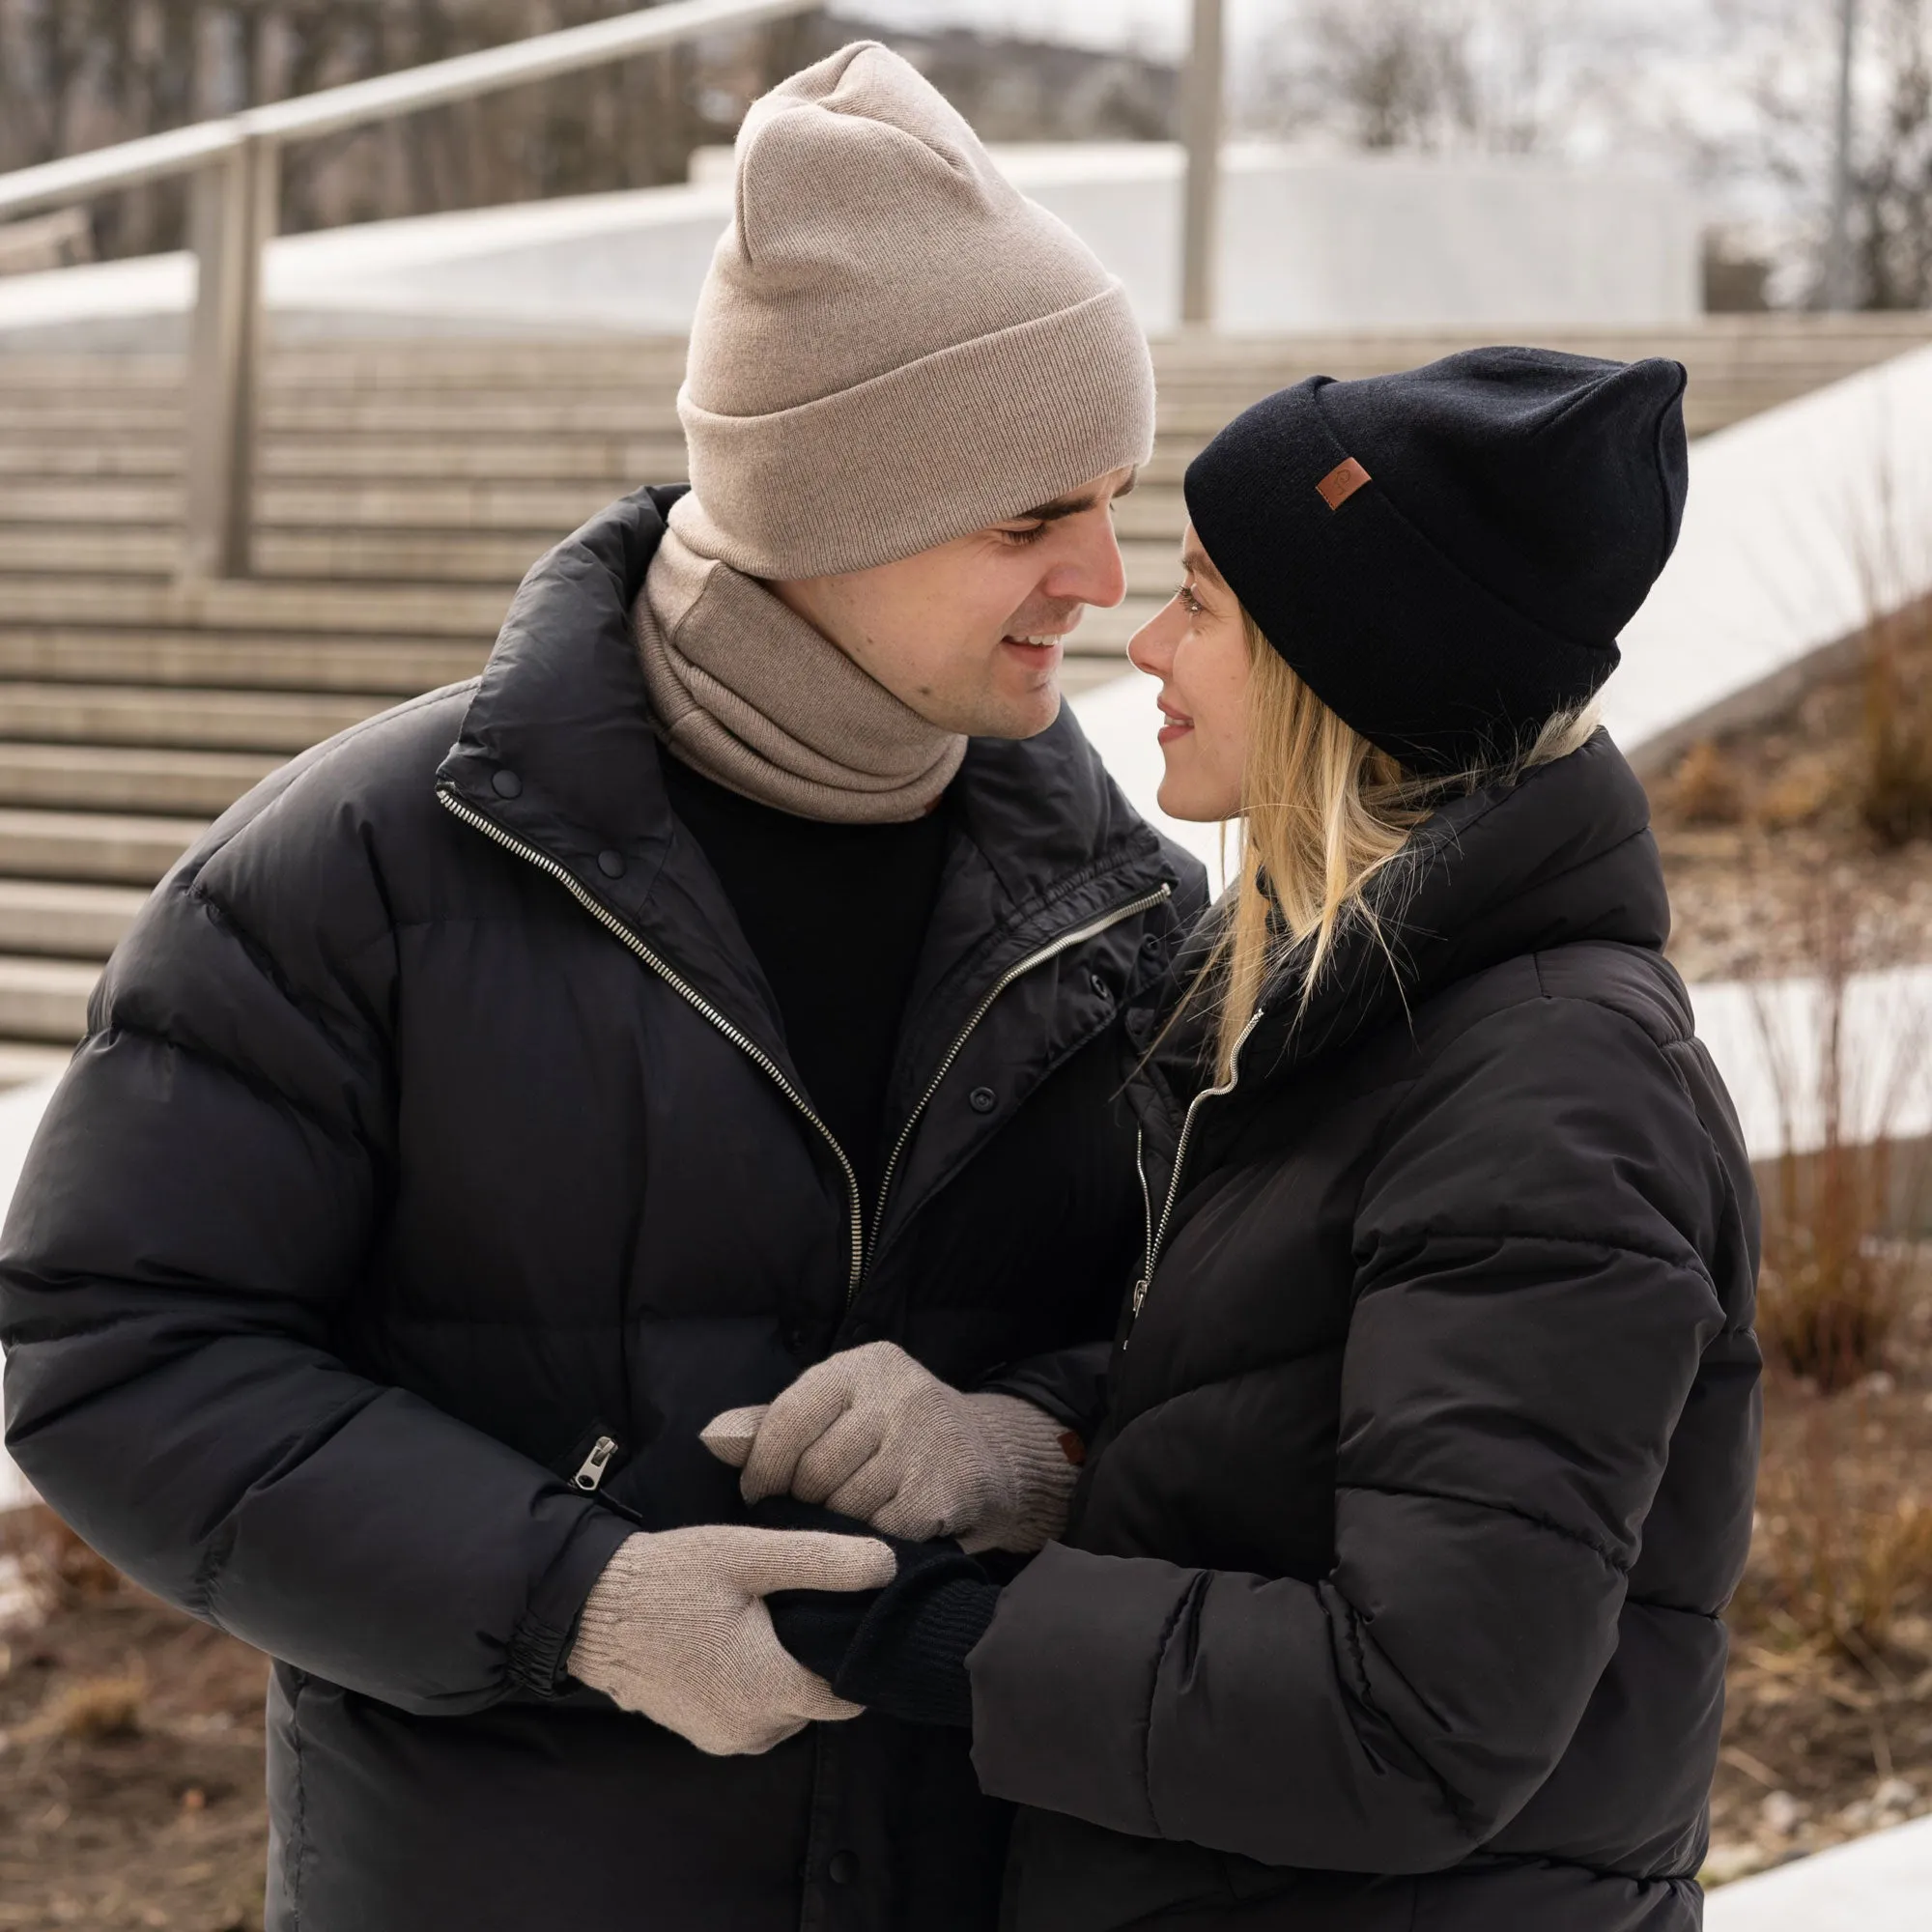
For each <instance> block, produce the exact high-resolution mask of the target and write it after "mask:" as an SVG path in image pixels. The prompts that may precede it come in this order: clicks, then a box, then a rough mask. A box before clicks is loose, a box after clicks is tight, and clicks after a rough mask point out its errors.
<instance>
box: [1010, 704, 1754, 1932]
mask: <svg viewBox="0 0 1932 1932" xmlns="http://www.w3.org/2000/svg"><path fill="white" fill-rule="evenodd" d="M1418 841H1419V845H1418V856H1419V867H1418V869H1419V878H1418V879H1417V880H1416V883H1415V886H1414V891H1413V895H1412V896H1411V897H1410V898H1409V899H1408V901H1407V906H1406V913H1405V914H1404V916H1403V918H1402V920H1401V923H1400V927H1399V929H1397V930H1394V931H1392V932H1391V933H1390V934H1389V937H1390V940H1391V944H1392V947H1393V951H1394V954H1395V957H1396V959H1397V960H1399V961H1400V962H1401V967H1402V975H1401V984H1400V985H1398V982H1397V980H1396V978H1395V976H1394V974H1393V973H1392V972H1391V970H1390V968H1389V966H1388V962H1387V960H1386V958H1385V957H1384V955H1383V954H1382V953H1381V952H1380V951H1379V950H1378V948H1377V947H1376V945H1375V944H1374V942H1373V941H1372V940H1370V939H1369V938H1368V936H1367V935H1366V934H1365V933H1363V932H1359V931H1358V932H1356V933H1355V934H1354V935H1352V937H1351V938H1350V940H1349V942H1348V943H1347V945H1346V947H1345V949H1344V951H1343V952H1342V954H1341V956H1340V957H1339V958H1338V959H1337V961H1336V964H1335V968H1334V970H1333V972H1332V973H1330V974H1329V975H1328V976H1327V977H1326V978H1324V980H1323V981H1322V982H1321V988H1320V990H1318V992H1317V994H1316V997H1315V999H1314V1001H1313V1003H1312V1005H1311V1006H1310V1008H1309V1009H1308V1010H1307V1012H1306V1013H1305V1015H1303V1016H1302V1017H1301V1018H1300V1019H1299V1020H1298V1021H1297V1019H1296V1015H1295V999H1294V995H1293V991H1292V990H1289V988H1288V987H1287V986H1286V985H1285V984H1284V983H1283V982H1280V981H1278V982H1277V984H1276V986H1275V987H1274V988H1273V989H1271V994H1270V997H1269V998H1268V999H1265V1000H1264V1009H1266V1016H1265V1017H1264V1019H1263V1020H1262V1021H1261V1023H1260V1025H1259V1026H1258V1027H1257V1029H1256V1030H1255V1031H1254V1032H1253V1033H1252V1035H1251V1036H1250V1037H1249V1038H1248V1040H1247V1042H1246V1044H1245V1046H1244V1047H1243V1049H1242V1051H1241V1054H1240V1057H1239V1064H1238V1069H1237V1084H1236V1087H1235V1089H1234V1091H1233V1092H1232V1093H1225V1094H1205V1095H1199V1096H1197V1099H1198V1104H1196V1105H1195V1106H1194V1107H1193V1122H1192V1126H1191V1128H1186V1127H1184V1126H1183V1124H1182V1123H1183V1121H1184V1118H1185V1114H1184V1109H1183V1107H1182V1104H1181V1103H1182V1101H1183V1100H1184V1099H1186V1098H1187V1095H1186V1094H1185V1093H1178V1092H1176V1091H1175V1089H1174V1086H1173V1084H1172V1083H1171V1081H1169V1080H1168V1079H1166V1078H1163V1076H1162V1074H1161V1072H1160V1068H1159V1065H1158V1064H1157V1065H1156V1067H1155V1068H1154V1069H1153V1071H1152V1072H1151V1074H1150V1076H1149V1077H1148V1078H1147V1079H1146V1080H1145V1082H1144V1085H1143V1089H1142V1092H1141V1094H1140V1095H1139V1105H1140V1109H1141V1112H1142V1116H1143V1120H1144V1123H1145V1127H1146V1131H1147V1137H1148V1144H1149V1166H1150V1170H1151V1172H1150V1181H1151V1204H1150V1222H1151V1226H1152V1227H1154V1228H1155V1229H1157V1230H1158V1232H1157V1233H1156V1234H1155V1235H1154V1236H1152V1237H1151V1242H1150V1245H1151V1248H1152V1249H1154V1250H1155V1253H1154V1254H1152V1255H1151V1257H1150V1265H1149V1270H1148V1271H1149V1274H1150V1275H1151V1280H1150V1282H1149V1284H1148V1285H1147V1287H1146V1290H1145V1293H1144V1295H1143V1296H1141V1297H1140V1300H1141V1305H1140V1309H1139V1314H1138V1317H1137V1319H1133V1320H1132V1321H1131V1326H1130V1328H1129V1329H1128V1331H1127V1332H1126V1333H1125V1335H1124V1337H1123V1340H1122V1345H1121V1347H1120V1349H1119V1350H1118V1351H1117V1354H1116V1358H1115V1369H1114V1373H1115V1382H1114V1408H1113V1412H1112V1416H1111V1419H1110V1421H1109V1423H1108V1426H1107V1429H1106V1431H1105V1433H1104V1434H1103V1435H1102V1436H1101V1437H1100V1438H1099V1440H1098V1442H1097V1443H1096V1445H1095V1451H1094V1454H1093V1456H1092V1457H1091V1460H1090V1464H1089V1467H1088V1470H1087V1472H1086V1476H1085V1480H1084V1483H1083V1488H1082V1492H1081V1495H1080V1498H1079V1501H1078V1504H1077V1507H1076V1512H1075V1519H1074V1522H1073V1525H1072V1528H1071V1530H1070V1531H1069V1534H1068V1538H1067V1542H1066V1545H1065V1547H1058V1546H1056V1547H1050V1548H1048V1549H1047V1550H1046V1551H1045V1552H1044V1554H1043V1555H1042V1556H1041V1557H1040V1558H1039V1559H1038V1560H1037V1561H1036V1562H1035V1563H1034V1565H1033V1566H1032V1567H1031V1568H1030V1569H1029V1570H1028V1571H1027V1572H1026V1573H1025V1575H1024V1576H1022V1577H1020V1578H1019V1580H1018V1581H1017V1582H1015V1583H1014V1584H1013V1585H1012V1586H1011V1587H1010V1588H1009V1589H1008V1590H1007V1591H1006V1593H1005V1595H1004V1597H1003V1598H1002V1600H1001V1605H1000V1609H999V1613H998V1616H997V1617H996V1619H995V1621H994V1623H993V1627H992V1629H991V1631H990V1633H989V1634H988V1635H987V1637H986V1638H985V1640H984V1641H983V1642H982V1643H981V1644H980V1647H979V1649H978V1650H977V1651H976V1652H975V1653H974V1656H973V1659H972V1675H973V1689H974V1705H975V1763H976V1766H977V1768H978V1770H979V1773H980V1781H981V1783H982V1784H983V1785H984V1787H985V1788H986V1789H987V1790H988V1791H989V1792H992V1793H995V1794H997V1795H999V1796H1002V1797H1006V1798H1012V1799H1017V1800H1019V1801H1021V1802H1022V1803H1023V1804H1027V1805H1029V1806H1032V1807H1036V1808H1034V1809H1033V1810H1032V1811H1030V1812H1028V1813H1026V1814H1023V1818H1022V1825H1021V1828H1020V1831H1019V1833H1018V1835H1017V1837H1016V1840H1015V1847H1014V1853H1013V1862H1012V1865H1011V1867H1010V1869H1009V1880H1008V1893H1009V1904H1008V1912H1009V1923H1010V1924H1011V1925H1013V1926H1014V1927H1016V1928H1017V1932H1048V1928H1051V1932H1101V1929H1102V1928H1109V1932H1111V1928H1118V1927H1125V1926H1141V1925H1147V1926H1150V1927H1151V1926H1155V1925H1158V1926H1159V1927H1160V1928H1161V1929H1162V1932H1179V1928H1182V1927H1196V1926H1200V1927H1206V1926H1214V1927H1222V1926H1235V1925H1238V1926H1241V1927H1253V1928H1270V1932H1272V1928H1280V1932H1289V1929H1290V1928H1293V1932H1342V1928H1349V1932H1639V1929H1640V1932H1688V1928H1691V1927H1694V1926H1695V1925H1696V1924H1697V1923H1698V1922H1699V1920H1700V1917H1701V1897H1700V1893H1699V1890H1698V1888H1697V1885H1696V1879H1695V1875H1696V1872H1697V1869H1698V1866H1699V1863H1700V1862H1701V1860H1702V1857H1703V1852H1704V1849H1705V1842H1706V1833H1707V1808H1706V1794H1707V1791H1708V1787H1709V1783H1710V1777H1711V1773H1712V1770H1713V1768H1714V1765H1715V1762H1716V1757H1717V1751H1718V1739H1719V1718H1720V1714H1721V1709H1722V1701H1723V1678H1724V1658H1725V1640H1724V1631H1723V1628H1722V1625H1721V1623H1720V1622H1719V1611H1720V1610H1721V1608H1722V1607H1723V1605H1724V1604H1725V1602H1726V1600H1727V1599H1728V1598H1729V1596H1730V1594H1731V1591H1732V1589H1733V1588H1734V1586H1735V1584H1736V1582H1737V1579H1738V1577H1739V1574H1740V1571H1741V1569H1742V1567H1743V1563H1744V1559H1745V1552H1746V1548H1747V1540H1748V1536H1749V1530H1750V1515H1751V1492H1752V1481H1753V1474H1754V1469H1755V1463H1756V1455H1757V1440H1758V1377H1759V1364H1758V1355H1757V1349H1756V1345H1755V1343H1754V1341H1753V1338H1752V1334H1751V1311H1752V1293H1753V1283H1754V1281H1755V1277H1756V1269H1757V1212H1756V1202H1755V1197H1754V1193H1753V1189H1752V1184H1751V1177H1750V1170H1749V1167H1748V1164H1747V1160H1746V1155H1745V1151H1744V1148H1743V1145H1742V1143H1741V1141H1740V1137H1739V1132H1738V1126H1737V1122H1736V1120H1735V1117H1734V1115H1733V1113H1732V1110H1731V1107H1730V1105H1729V1102H1728V1100H1727V1098H1726V1096H1725V1094H1724V1092H1723V1089H1722V1086H1721V1085H1720V1083H1719V1079H1718V1076H1717V1073H1716V1071H1715V1069H1714V1068H1713V1066H1712V1064H1711V1061H1710V1059H1709V1057H1708V1055H1707V1054H1706V1053H1705V1051H1704V1049H1703V1048H1702V1047H1701V1046H1700V1045H1699V1044H1698V1042H1697V1041H1696V1039H1695V1038H1694V1037H1693V1036H1692V1032H1691V1016H1690V1007H1689V1003H1688V1001H1687V999H1686V996H1685V991H1684V987H1683V985H1682V983H1681V982H1680V981H1679V980H1678V978H1677V976H1676V974H1675V973H1674V972H1673V971H1672V970H1671V968H1670V967H1669V966H1668V965H1666V964H1665V963H1664V961H1663V958H1662V945H1663V941H1664V937H1665V934H1666V931H1667V926H1668V909H1667V904H1666V901H1665V897H1664V892H1663V882H1662V872H1661V869H1660V867H1659V863H1658V857H1657V850H1656V846H1655V843H1654V841H1653V840H1652V838H1651V837H1650V834H1649V831H1648V811H1647V808H1646V802H1645V799H1644V795H1643V791H1642V789H1641V787H1640V786H1639V785H1638V783H1637V781H1636V780H1635V778H1634V776H1633V774H1632V773H1631V771H1630V768H1629V767H1628V766H1627V765H1626V764H1625V762H1624V760H1623V758H1622V757H1621V756H1620V754H1619V753H1617V751H1616V749H1615V748H1614V746H1612V745H1611V743H1610V742H1609V740H1608V739H1607V738H1606V737H1604V736H1602V735H1600V736H1599V737H1598V738H1597V739H1595V740H1594V741H1593V742H1592V743H1591V744H1590V745H1589V746H1587V747H1586V748H1585V749H1584V750H1582V751H1581V752H1579V753H1576V754H1575V755H1574V756H1572V757H1569V758H1566V759H1563V760H1561V761H1559V762H1557V763H1555V764H1552V765H1549V766H1546V767H1543V768H1541V769H1539V770H1537V771H1535V772H1534V773H1532V774H1531V775H1530V776H1529V777H1527V778H1526V779H1525V780H1523V781H1521V782H1520V784H1519V785H1517V786H1516V787H1514V788H1499V789H1497V790H1494V791H1491V792H1487V793H1483V794H1480V795H1478V796H1476V797H1473V798H1470V799H1466V800H1463V801H1462V802H1460V803H1458V804H1457V805H1455V806H1453V807H1451V808H1449V809H1448V810H1444V811H1443V812H1442V813H1440V814H1438V816H1437V817H1436V818H1435V820H1433V821H1431V823H1430V824H1429V825H1428V826H1427V827H1425V828H1424V830H1423V831H1422V832H1421V833H1420V834H1418ZM1195 1084H1196V1085H1197V1086H1198V1084H1199V1082H1198V1079H1197V1081H1196V1082H1195ZM1178 1142H1179V1143H1182V1146H1181V1150H1180V1155H1179V1179H1178V1185H1175V1186H1174V1187H1173V1191H1172V1198H1171V1200H1169V1201H1168V1206H1169V1208H1171V1212H1168V1213H1166V1214H1163V1200H1164V1198H1165V1197H1166V1196H1167V1193H1168V1182H1169V1179H1170V1171H1171V1170H1172V1168H1173V1166H1174V1156H1173V1153H1172V1150H1173V1149H1174V1148H1175V1146H1176V1144H1177V1143H1178ZM1162 1149H1165V1150H1168V1154H1167V1158H1166V1160H1165V1161H1164V1162H1163V1161H1162V1160H1161V1159H1160V1158H1159V1156H1158V1150H1162ZM1162 1169H1165V1170H1168V1171H1160V1170H1162ZM1163 1222H1164V1226H1163V1225H1161V1224H1162V1223H1163Z"/></svg>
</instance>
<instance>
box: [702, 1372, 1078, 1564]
mask: <svg viewBox="0 0 1932 1932" xmlns="http://www.w3.org/2000/svg"><path fill="white" fill-rule="evenodd" d="M1066 1435H1067V1432H1066V1431H1065V1429H1064V1428H1063V1427H1062V1425H1061V1424H1060V1423H1058V1422H1056V1421H1055V1420H1054V1419H1053V1418H1052V1417H1051V1416H1050V1415H1048V1414H1046V1413H1045V1411H1044V1410H1042V1409H1038V1408H1036V1407H1035V1406H1033V1404H1032V1403H1030V1402H1022V1401H1021V1400H1020V1399H1019V1397H1017V1396H1010V1395H962V1394H960V1392H959V1391H958V1390H957V1389H955V1388H952V1387H949V1386H948V1385H947V1384H946V1383H945V1382H943V1381H941V1380H940V1379H939V1378H938V1377H937V1376H935V1375H933V1374H932V1373H931V1372H930V1371H929V1370H926V1369H923V1368H922V1367H921V1366H920V1365H919V1363H917V1362H916V1361H914V1360H913V1358H912V1357H911V1356H910V1355H908V1354H907V1353H906V1351H905V1350H903V1349H901V1348H899V1347H898V1345H897V1344H896V1343H894V1342H869V1343H867V1345H866V1347H865V1348H863V1349H848V1350H846V1351H845V1352H844V1353H843V1354H839V1355H834V1356H832V1357H830V1358H829V1359H828V1360H826V1361H823V1362H820V1363H818V1364H817V1366H816V1367H814V1368H810V1369H808V1370H806V1372H805V1374H804V1375H802V1376H800V1377H799V1378H798V1380H797V1381H795V1382H793V1383H792V1385H791V1386H790V1388H788V1389H786V1390H785V1392H784V1393H783V1394H782V1395H781V1396H780V1397H779V1399H778V1400H777V1401H776V1402H774V1403H773V1404H771V1405H770V1406H769V1407H764V1408H733V1409H727V1410H726V1411H725V1413H724V1414H723V1415H720V1416H715V1417H713V1418H712V1420H711V1422H710V1424H709V1425H708V1426H707V1427H706V1428H705V1430H704V1431H703V1433H702V1435H701V1436H700V1438H699V1439H700V1440H701V1441H702V1442H703V1443H704V1446H705V1447H706V1448H707V1449H709V1450H710V1451H711V1453H712V1454H713V1455H714V1456H716V1457H717V1458H718V1459H719V1460H720V1461H721V1462H724V1463H731V1464H732V1465H733V1466H734V1467H739V1468H742V1469H743V1470H744V1472H745V1473H744V1477H743V1479H742V1480H741V1482H740V1485H739V1487H740V1488H741V1489H742V1490H743V1492H744V1496H745V1500H746V1501H747V1502H748V1503H755V1502H758V1501H760V1500H762V1498H764V1497H766V1496H781V1495H785V1494H791V1495H794V1496H796V1497H798V1499H799V1500H800V1501H801V1502H807V1503H820V1504H823V1505H824V1506H825V1507H826V1508H827V1509H834V1510H838V1512H839V1513H840V1514H841V1515H843V1516H850V1517H857V1518H859V1519H860V1520H861V1521H864V1522H869V1523H870V1524H871V1525H872V1527H873V1528H874V1529H883V1530H884V1531H886V1533H887V1534H888V1535H891V1536H905V1537H911V1538H913V1539H915V1540H916V1541H920V1542H923V1541H924V1540H925V1539H927V1538H929V1537H935V1536H952V1537H957V1538H958V1539H959V1541H960V1543H961V1544H962V1545H963V1546H964V1547H965V1548H967V1549H968V1550H975V1549H1012V1550H1019V1551H1022V1552H1026V1551H1031V1550H1035V1549H1037V1548H1040V1547H1041V1546H1042V1545H1043V1544H1047V1543H1050V1542H1052V1540H1053V1539H1054V1538H1055V1537H1056V1536H1058V1535H1059V1534H1060V1532H1061V1531H1062V1530H1063V1529H1065V1527H1066V1511H1067V1506H1068V1504H1069V1503H1070V1502H1071V1500H1072V1497H1073V1486H1074V1484H1075V1483H1076V1482H1077V1481H1078V1480H1079V1477H1080V1471H1079V1469H1078V1468H1077V1467H1076V1466H1075V1465H1074V1463H1072V1462H1070V1461H1069V1460H1068V1456H1067V1450H1066V1446H1065V1444H1066Z"/></svg>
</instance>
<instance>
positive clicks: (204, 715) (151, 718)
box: [0, 633, 392, 810]
mask: <svg viewBox="0 0 1932 1932" xmlns="http://www.w3.org/2000/svg"><path fill="white" fill-rule="evenodd" d="M4 636H5V634H4V633H0V640H4ZM391 701H392V700H391V698H390V697H389V696H387V695H386V694H383V695H371V694H364V695H358V696H327V695H326V694H315V693H308V692H301V693H288V694H284V693H281V692H260V691H248V690H243V691H198V690H185V691H184V690H179V689H170V690H163V691H155V690H150V689H144V688H142V687H139V686H124V685H106V686H102V685H86V684H82V685H70V684H14V683H10V682H7V681H5V680H4V675H0V740H14V741H21V740H35V741H38V742H40V743H41V744H43V745H46V746H48V747H49V748H50V749H55V750H58V749H60V748H61V747H63V746H75V745H94V746H101V747H115V746H176V747H180V746H187V747H193V748H195V749H197V750H204V751H221V752H257V753H293V752H301V751H306V750H307V749H308V747H309V746H311V745H315V744H320V743H321V741H322V740H323V739H325V738H331V737H333V736H334V735H335V733H336V732H338V731H344V730H347V729H348V728H349V726H350V725H356V724H359V723H360V722H361V721H362V720H363V719H364V718H370V717H373V716H374V715H375V714H376V713H377V712H379V711H382V710H384V709H386V708H387V707H388V705H389V704H390V702H391ZM274 762H275V760H274V759H272V758H270V760H269V763H270V766H272V765H273V763H274ZM238 769H239V768H238ZM250 782H251V783H252V782H253V781H252V780H251V781H250ZM195 809H196V810H199V809H200V808H199V807H197V808H195Z"/></svg>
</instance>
